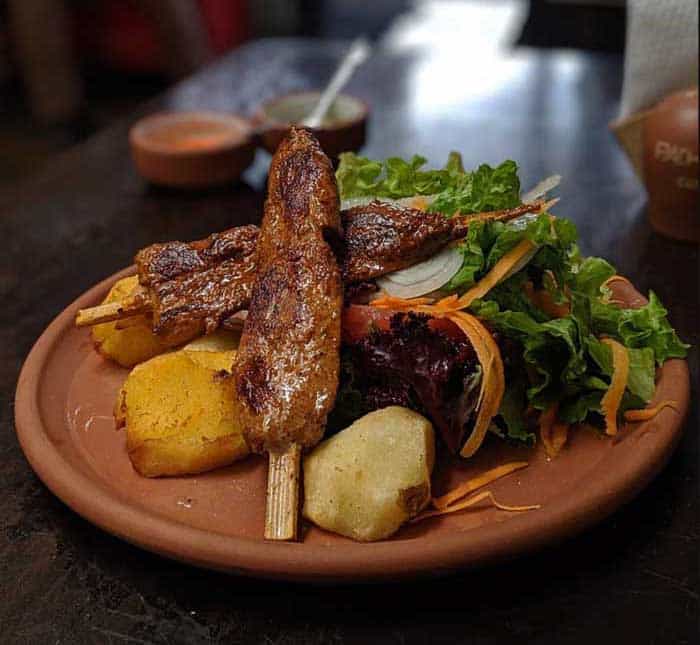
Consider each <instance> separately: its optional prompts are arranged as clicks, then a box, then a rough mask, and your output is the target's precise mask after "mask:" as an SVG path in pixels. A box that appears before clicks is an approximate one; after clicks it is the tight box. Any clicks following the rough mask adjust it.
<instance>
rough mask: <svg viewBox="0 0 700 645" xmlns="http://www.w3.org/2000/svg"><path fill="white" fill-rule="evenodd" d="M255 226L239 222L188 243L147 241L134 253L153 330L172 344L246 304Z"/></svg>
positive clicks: (212, 326) (223, 319)
mask: <svg viewBox="0 0 700 645" xmlns="http://www.w3.org/2000/svg"><path fill="white" fill-rule="evenodd" d="M258 236H259V229H258V227H257V226H240V227H237V228H232V229H229V230H228V231H224V232H223V233H215V234H214V235H211V236H209V237H208V238H206V239H205V240H199V241H197V242H192V243H190V244H185V243H183V242H169V243H165V244H153V245H151V246H149V247H147V248H145V249H143V250H142V251H140V252H139V253H138V254H137V256H136V266H137V268H138V274H139V283H140V284H141V286H142V287H145V288H146V289H147V292H148V295H149V299H150V301H151V307H152V312H153V331H154V332H155V333H157V334H159V335H160V336H163V337H166V338H167V339H168V340H169V341H170V342H171V343H172V344H173V345H177V344H180V343H183V342H186V341H187V340H190V339H191V338H195V337H197V336H200V335H201V334H202V333H210V332H212V331H214V330H215V329H217V328H218V327H219V326H221V325H222V324H223V325H224V326H225V324H226V319H227V318H229V317H230V316H233V314H235V313H237V312H238V311H240V310H241V309H245V308H247V307H248V303H249V302H250V296H251V293H252V290H253V283H254V281H255V275H256V272H257V261H256V247H257V241H258Z"/></svg>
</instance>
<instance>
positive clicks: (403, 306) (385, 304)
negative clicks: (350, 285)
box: [370, 294, 433, 311]
mask: <svg viewBox="0 0 700 645" xmlns="http://www.w3.org/2000/svg"><path fill="white" fill-rule="evenodd" d="M432 302H433V301H432V300H431V299H430V298H411V299H410V300H406V299H405V298H397V297H396V296H390V295H388V294H385V295H383V296H380V297H379V298H376V299H374V300H372V302H371V303H370V304H371V305H372V306H373V307H377V308H378V309H396V310H397V311H404V310H407V309H417V308H418V307H421V306H424V305H430V304H431V303H432Z"/></svg>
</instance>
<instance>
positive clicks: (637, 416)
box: [623, 399, 679, 423]
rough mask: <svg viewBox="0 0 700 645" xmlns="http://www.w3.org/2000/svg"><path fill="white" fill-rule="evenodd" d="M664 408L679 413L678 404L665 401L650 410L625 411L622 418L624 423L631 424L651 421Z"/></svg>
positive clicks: (668, 400)
mask: <svg viewBox="0 0 700 645" xmlns="http://www.w3.org/2000/svg"><path fill="white" fill-rule="evenodd" d="M664 408H671V409H672V410H675V411H676V412H678V411H679V410H678V402H677V401H672V400H670V399H667V400H665V401H661V402H659V403H657V404H656V405H654V406H652V407H650V408H645V409H644V410H627V412H625V414H624V415H623V416H624V419H625V421H631V422H633V423H634V422H636V421H648V420H649V419H653V418H654V417H655V416H656V415H657V414H658V413H659V412H661V410H663V409H664Z"/></svg>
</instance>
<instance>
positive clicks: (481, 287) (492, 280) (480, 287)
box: [438, 240, 537, 309]
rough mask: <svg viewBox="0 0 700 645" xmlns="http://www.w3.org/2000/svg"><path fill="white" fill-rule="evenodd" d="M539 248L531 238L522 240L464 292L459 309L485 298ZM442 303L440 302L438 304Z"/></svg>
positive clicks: (459, 301) (456, 305)
mask: <svg viewBox="0 0 700 645" xmlns="http://www.w3.org/2000/svg"><path fill="white" fill-rule="evenodd" d="M536 250H537V245H536V244H533V243H532V242H530V240H522V241H521V242H520V243H519V244H518V245H517V246H516V247H515V248H513V249H511V250H510V251H508V253H506V254H505V255H504V256H503V257H502V258H501V259H500V260H499V261H498V262H496V264H495V265H494V266H493V268H492V269H491V270H490V271H489V272H488V273H487V274H486V275H485V276H484V277H483V278H482V279H481V280H479V282H477V283H476V284H475V285H474V286H473V287H472V288H471V289H469V290H468V291H467V292H466V293H464V294H463V295H462V296H461V297H460V298H459V299H458V300H457V301H456V302H455V305H454V306H455V307H456V308H457V309H465V308H466V307H468V306H469V305H471V304H472V302H474V300H476V299H477V298H483V297H484V296H485V295H486V294H487V293H488V292H489V291H491V289H493V288H494V287H495V286H496V285H497V284H498V283H499V282H501V280H503V279H504V278H506V277H507V276H508V275H509V274H510V273H511V272H513V270H514V269H516V268H517V267H518V263H520V262H522V261H523V260H525V259H526V258H528V256H531V255H532V254H533V253H534V252H535V251H536ZM441 303H442V301H441V302H438V306H440V305H441Z"/></svg>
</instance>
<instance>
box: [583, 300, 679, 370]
mask: <svg viewBox="0 0 700 645" xmlns="http://www.w3.org/2000/svg"><path fill="white" fill-rule="evenodd" d="M591 313H592V317H593V321H592V325H593V329H594V330H595V332H596V333H597V335H602V334H605V335H608V336H612V337H613V338H616V339H617V340H619V341H620V342H622V344H623V345H625V347H629V348H643V347H650V348H651V349H652V350H653V352H654V358H655V359H656V363H657V365H661V364H662V363H663V362H664V361H665V360H666V359H668V358H684V357H685V356H686V354H687V350H688V348H689V347H690V345H686V344H685V343H684V342H682V341H681V340H680V338H678V335H677V334H676V332H675V331H674V329H673V327H671V324H670V323H669V322H668V318H667V315H668V312H667V311H666V309H665V308H664V306H663V305H662V304H661V301H660V300H659V298H658V297H657V295H656V294H655V293H654V292H653V291H650V292H649V302H648V304H646V305H645V306H643V307H640V308H639V309H622V308H620V307H618V306H617V305H614V304H611V303H606V302H603V301H602V300H600V299H597V300H593V301H592V303H591Z"/></svg>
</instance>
